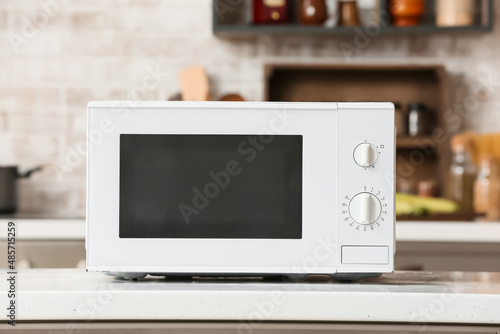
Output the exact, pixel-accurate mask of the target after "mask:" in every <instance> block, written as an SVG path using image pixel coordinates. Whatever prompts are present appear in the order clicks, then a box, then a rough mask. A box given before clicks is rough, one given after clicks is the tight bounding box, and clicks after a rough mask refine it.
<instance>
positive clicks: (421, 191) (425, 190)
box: [417, 180, 436, 197]
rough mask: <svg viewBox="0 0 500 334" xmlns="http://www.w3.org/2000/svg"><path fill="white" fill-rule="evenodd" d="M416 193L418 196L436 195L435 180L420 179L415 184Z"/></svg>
mask: <svg viewBox="0 0 500 334" xmlns="http://www.w3.org/2000/svg"><path fill="white" fill-rule="evenodd" d="M417 194H418V196H420V197H434V196H436V181H435V180H422V181H420V182H419V183H418V185H417Z"/></svg>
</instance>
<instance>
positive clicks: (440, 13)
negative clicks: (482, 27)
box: [436, 0, 475, 27]
mask: <svg viewBox="0 0 500 334" xmlns="http://www.w3.org/2000/svg"><path fill="white" fill-rule="evenodd" d="M474 3H475V1H474V0H437V3H436V25H437V26H438V27H460V26H462V27H463V26H470V25H472V24H473V23H474Z"/></svg>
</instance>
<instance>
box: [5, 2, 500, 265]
mask: <svg viewBox="0 0 500 334" xmlns="http://www.w3.org/2000/svg"><path fill="white" fill-rule="evenodd" d="M495 5H496V6H495ZM499 20H500V6H499V5H498V4H497V3H494V1H493V0H451V1H450V0H434V1H433V0H425V1H424V0H421V1H418V0H389V1H386V0H359V1H337V0H322V1H318V0H295V1H292V0H254V1H251V0H218V1H217V0H214V1H210V0H182V1H181V0H85V1H84V0H74V1H67V0H37V1H35V0H23V1H16V0H0V86H1V88H0V166H17V167H18V170H19V172H20V173H21V174H22V173H25V172H26V171H29V170H30V169H32V168H36V167H42V169H41V170H40V171H35V172H33V173H32V174H31V175H30V176H29V177H26V178H20V179H17V180H16V183H18V186H19V193H18V195H17V197H18V206H17V212H16V213H5V214H4V215H3V216H1V218H0V221H1V222H3V223H6V222H7V221H9V220H12V219H14V220H15V221H18V222H19V224H20V225H19V226H20V227H19V238H20V240H21V243H22V246H23V248H20V249H21V250H20V253H19V257H21V258H22V259H23V260H24V262H22V265H24V266H31V267H56V266H58V267H71V266H77V265H80V266H82V265H84V263H83V262H81V260H83V259H84V258H85V251H84V247H83V238H84V218H85V178H86V176H85V172H86V166H85V162H86V137H85V125H86V105H87V103H88V102H89V101H91V100H168V99H170V100H176V99H182V98H184V99H201V100H203V99H212V100H221V99H222V100H240V99H244V100H251V101H266V100H270V101H336V102H341V101H391V102H394V103H395V105H396V123H397V124H396V125H397V127H398V138H397V178H396V184H397V190H398V205H397V211H398V221H400V222H398V224H397V225H398V226H397V231H398V253H397V255H396V264H397V266H398V268H399V269H425V270H479V271H500V223H498V221H500V181H499V179H500V175H497V174H498V173H499V172H498V170H499V168H498V161H499V159H500V135H497V132H498V133H500V112H499V110H500V43H499V41H500V26H499V23H500V22H499ZM188 96H189V98H187V97H188ZM92 145H93V143H90V146H92ZM4 182H7V181H4ZM0 190H1V189H0ZM11 195H12V196H16V195H15V194H11ZM7 211H8V210H7ZM23 226H24V227H23ZM4 230H5V229H4ZM2 233H3V232H2ZM4 237H5V236H3V235H2V238H4ZM23 238H24V239H23ZM1 246H2V247H5V242H4V240H2V241H1Z"/></svg>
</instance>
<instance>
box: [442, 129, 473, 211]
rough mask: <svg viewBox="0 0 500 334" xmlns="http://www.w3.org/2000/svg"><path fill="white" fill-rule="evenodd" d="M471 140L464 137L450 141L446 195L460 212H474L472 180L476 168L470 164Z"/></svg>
mask: <svg viewBox="0 0 500 334" xmlns="http://www.w3.org/2000/svg"><path fill="white" fill-rule="evenodd" d="M472 143H473V142H472V140H471V139H470V138H468V137H464V136H455V137H453V138H452V139H451V150H452V161H451V165H450V169H449V172H448V182H447V195H448V198H450V199H451V200H453V201H455V202H456V203H457V204H458V206H459V209H460V211H461V212H467V213H471V212H474V205H473V198H474V180H475V178H476V168H475V166H474V164H473V162H472V157H471V152H472V148H473V147H472V145H473V144H472Z"/></svg>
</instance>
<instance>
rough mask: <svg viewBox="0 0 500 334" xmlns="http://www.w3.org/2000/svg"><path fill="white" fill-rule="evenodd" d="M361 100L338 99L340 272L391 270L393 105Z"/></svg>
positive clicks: (392, 237)
mask: <svg viewBox="0 0 500 334" xmlns="http://www.w3.org/2000/svg"><path fill="white" fill-rule="evenodd" d="M366 106H367V104H364V107H363V108H356V105H352V104H342V103H339V118H338V132H339V136H338V138H339V142H338V162H339V163H338V167H339V168H338V178H337V180H338V199H339V201H338V205H339V207H338V213H337V217H338V220H337V221H338V224H337V245H338V254H339V258H338V261H337V268H338V272H341V273H342V272H344V273H349V272H359V271H360V270H363V271H365V272H370V271H372V272H391V271H392V270H393V266H394V264H393V262H394V261H393V260H394V244H395V242H394V226H395V225H394V224H395V215H394V214H395V210H394V209H395V208H394V198H395V197H394V191H395V187H394V168H395V160H394V159H395V155H394V152H395V129H394V108H393V107H392V105H391V104H383V105H380V104H378V105H374V108H372V109H370V108H367V107H366ZM353 129H356V131H353Z"/></svg>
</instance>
